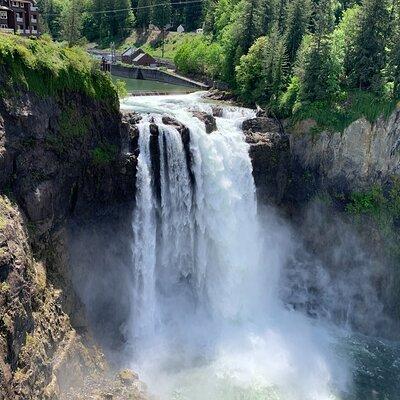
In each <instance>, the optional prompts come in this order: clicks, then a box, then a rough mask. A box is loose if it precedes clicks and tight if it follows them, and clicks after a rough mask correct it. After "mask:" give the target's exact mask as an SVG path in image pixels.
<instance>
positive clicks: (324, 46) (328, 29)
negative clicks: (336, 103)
mask: <svg viewBox="0 0 400 400" xmlns="http://www.w3.org/2000/svg"><path fill="white" fill-rule="evenodd" d="M332 6H333V4H332V0H320V2H319V4H318V5H317V6H316V11H315V15H314V21H313V23H314V29H315V32H314V34H313V36H312V37H311V41H310V44H309V47H308V48H307V49H305V54H304V57H303V65H302V67H301V68H302V69H303V74H302V75H303V76H302V79H301V93H300V95H301V99H302V100H306V101H316V100H325V99H329V98H331V97H332V95H333V94H334V93H335V92H336V91H337V88H338V79H339V78H338V75H339V69H338V68H337V63H336V62H335V60H334V58H333V54H332V48H331V36H330V34H331V33H332V30H333V27H334V10H333V7H332Z"/></svg>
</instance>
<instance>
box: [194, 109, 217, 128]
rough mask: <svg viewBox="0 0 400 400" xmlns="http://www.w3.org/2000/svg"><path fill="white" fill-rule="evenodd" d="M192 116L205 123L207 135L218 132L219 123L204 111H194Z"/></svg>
mask: <svg viewBox="0 0 400 400" xmlns="http://www.w3.org/2000/svg"><path fill="white" fill-rule="evenodd" d="M192 115H193V116H194V117H196V118H198V119H199V120H200V121H202V122H204V125H205V127H206V132H207V133H212V132H214V131H216V130H217V121H216V120H215V118H214V117H213V116H212V115H210V114H207V113H206V112H203V111H192Z"/></svg>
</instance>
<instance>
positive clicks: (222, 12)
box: [175, 0, 400, 131]
mask: <svg viewBox="0 0 400 400" xmlns="http://www.w3.org/2000/svg"><path fill="white" fill-rule="evenodd" d="M204 9H205V10H206V13H205V16H204V19H205V25H204V26H205V35H204V36H203V37H193V38H187V40H186V41H185V42H184V43H183V44H182V45H181V47H180V48H179V49H178V51H177V52H176V56H175V63H176V65H177V68H178V69H179V70H180V71H182V72H183V73H197V74H203V75H205V76H208V77H211V78H214V79H217V80H220V81H224V82H226V83H228V84H229V86H230V87H231V89H232V90H233V91H234V92H235V93H236V95H237V96H238V98H239V99H240V100H241V101H242V102H243V103H244V104H246V105H254V104H259V105H261V106H263V107H265V108H266V109H267V110H269V111H270V112H271V114H273V115H276V116H278V117H281V118H286V117H291V118H292V120H293V121H294V122H295V121H296V120H299V119H304V118H313V119H315V120H316V121H317V123H318V127H317V130H322V129H328V130H339V131H341V130H343V129H344V128H345V127H346V126H348V125H349V124H350V123H351V122H352V121H354V120H355V119H358V118H360V117H362V116H364V117H366V118H367V119H369V120H371V121H373V120H375V119H376V118H377V117H379V116H380V115H384V116H387V115H389V114H390V112H391V111H393V109H394V108H395V106H396V103H397V102H398V100H399V99H400V66H399V65H400V1H399V0H394V1H393V0H363V1H345V0H340V1H334V0H207V4H206V6H205V7H204Z"/></svg>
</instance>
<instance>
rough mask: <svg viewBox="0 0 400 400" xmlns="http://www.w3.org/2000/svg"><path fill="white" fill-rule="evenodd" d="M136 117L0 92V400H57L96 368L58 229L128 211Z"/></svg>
mask: <svg viewBox="0 0 400 400" xmlns="http://www.w3.org/2000/svg"><path fill="white" fill-rule="evenodd" d="M138 121H139V119H138V117H137V116H135V115H130V116H128V117H125V119H123V120H122V121H121V116H120V114H119V112H118V111H116V110H115V109H113V108H110V107H109V106H108V105H107V104H105V103H103V102H99V101H95V100H93V99H91V98H88V97H86V96H82V95H80V94H78V93H70V94H67V93H66V94H64V95H63V96H59V97H57V98H55V97H52V98H39V97H37V96H35V95H33V94H32V93H26V92H24V91H22V90H20V91H19V93H18V94H17V95H16V96H15V97H10V98H1V99H0V286H1V290H0V304H1V310H2V312H1V314H2V322H1V323H0V398H6V399H11V398H12V399H19V400H28V399H39V398H40V399H58V398H60V396H61V394H62V393H61V390H62V389H63V387H64V388H65V385H67V386H68V382H70V383H72V381H73V383H74V384H77V385H79V382H81V381H82V380H83V379H84V378H85V376H87V375H88V374H96V373H99V372H100V370H101V369H102V368H104V365H105V361H104V359H103V358H102V355H101V353H100V352H99V351H98V349H96V347H95V346H94V344H91V341H90V339H89V337H90V335H88V336H86V331H87V329H88V326H87V322H86V317H85V311H84V308H83V306H82V303H80V300H79V298H78V296H77V295H76V294H75V291H74V288H73V285H72V283H71V280H70V279H71V278H70V276H69V273H70V267H71V265H70V260H69V259H68V241H69V237H68V231H66V230H65V229H64V227H65V226H66V225H68V223H69V221H72V220H75V221H81V222H82V221H85V220H90V219H99V218H100V219H102V220H107V218H112V219H114V220H115V218H114V217H115V215H114V211H113V210H114V209H115V208H118V207H125V210H124V215H125V216H126V215H129V211H130V208H131V207H132V205H133V199H134V188H135V176H136V163H137V158H136V157H137V140H138V135H137V130H136V129H135V128H134V126H133V125H132V122H135V123H137V122H138ZM7 197H11V198H12V199H13V203H12V204H11V203H10V202H9V200H8V199H7ZM117 214H118V213H117ZM125 219H126V217H125ZM116 221H118V220H116ZM27 227H29V230H28V229H27ZM67 313H68V314H69V315H67ZM72 324H73V326H74V327H75V328H76V329H78V330H79V332H80V334H77V331H76V330H75V329H74V328H73V326H72ZM81 335H83V336H85V340H84V341H83V340H82V336H81ZM83 343H85V344H83ZM72 371H74V374H73V373H72ZM71 379H72V381H71ZM63 382H64V383H63Z"/></svg>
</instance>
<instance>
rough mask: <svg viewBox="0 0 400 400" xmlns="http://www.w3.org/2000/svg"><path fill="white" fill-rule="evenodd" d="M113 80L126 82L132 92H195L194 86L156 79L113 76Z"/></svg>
mask: <svg viewBox="0 0 400 400" xmlns="http://www.w3.org/2000/svg"><path fill="white" fill-rule="evenodd" d="M112 79H113V80H114V81H116V80H120V81H123V82H125V83H126V89H127V90H128V92H130V93H134V92H161V93H188V92H195V91H196V90H197V89H196V88H191V87H188V86H180V85H172V84H170V83H164V82H158V81H146V80H142V79H131V78H121V77H119V76H113V77H112Z"/></svg>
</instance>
